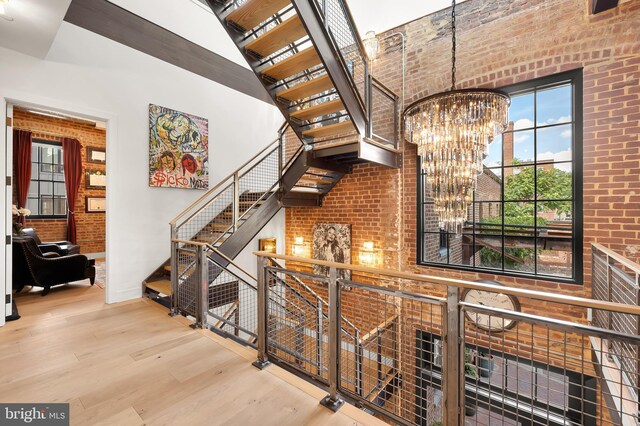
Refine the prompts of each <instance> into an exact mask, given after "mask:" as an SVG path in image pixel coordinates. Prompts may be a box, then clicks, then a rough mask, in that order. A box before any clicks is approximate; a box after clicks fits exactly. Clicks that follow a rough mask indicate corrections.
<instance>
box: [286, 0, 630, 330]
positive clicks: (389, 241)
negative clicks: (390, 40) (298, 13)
mask: <svg viewBox="0 0 640 426" xmlns="http://www.w3.org/2000/svg"><path fill="white" fill-rule="evenodd" d="M588 9H589V2H587V1H584V0H546V1H544V2H542V1H536V2H531V1H529V0H497V1H495V2H482V1H478V0H471V1H468V2H465V3H462V4H461V5H459V7H458V67H457V70H458V88H465V87H487V88H493V87H502V86H506V85H510V84H515V83H519V82H524V81H527V80H530V79H533V78H537V77H543V76H548V75H552V74H555V73H559V72H562V71H567V70H573V69H578V68H583V73H584V75H583V77H584V88H583V96H584V111H583V113H584V141H583V146H584V148H583V150H584V179H583V188H584V199H583V206H584V217H583V222H584V247H583V252H584V257H583V261H584V265H583V267H584V283H583V285H577V286H576V285H568V284H562V283H557V282H552V281H543V280H534V279H522V278H512V277H505V276H496V275H492V274H486V273H471V272H466V271H457V270H452V269H442V268H433V267H422V266H417V265H416V257H417V254H416V253H417V252H416V249H417V247H416V244H417V243H416V242H417V235H416V233H417V210H416V209H417V199H416V197H417V173H416V170H417V167H418V164H417V156H416V149H415V146H413V145H411V144H405V146H404V150H405V155H404V168H403V169H397V170H391V169H388V168H384V167H380V166H375V165H370V164H364V165H357V166H355V167H354V171H353V173H352V174H350V175H347V176H345V177H344V178H343V179H342V180H341V182H340V183H339V184H338V185H337V186H336V187H335V188H334V189H333V190H332V191H331V193H330V194H328V195H327V196H326V197H325V199H324V204H323V207H321V208H292V209H288V210H287V215H286V223H287V224H286V226H287V241H286V242H287V247H288V253H290V250H291V249H290V247H291V245H292V243H293V238H294V237H295V236H303V237H304V238H305V241H307V242H308V241H311V228H312V226H313V224H314V223H318V222H336V223H346V224H351V225H352V233H353V235H352V247H353V253H352V259H353V262H354V263H358V253H359V250H360V249H361V248H362V245H363V243H364V242H365V241H374V242H375V245H376V248H380V249H381V254H382V260H381V262H380V264H379V265H378V266H381V267H390V268H393V269H400V270H404V271H410V272H415V273H422V274H429V275H436V276H441V277H451V278H460V279H467V280H475V279H479V278H482V279H493V280H498V281H500V282H502V283H504V284H506V285H509V286H514V287H520V288H529V289H538V290H543V291H552V292H555V293H562V294H569V295H575V296H584V297H590V295H591V248H590V244H591V243H593V242H599V243H602V244H604V245H606V246H608V247H610V248H612V249H613V250H615V251H617V252H619V253H621V254H624V255H625V256H627V257H629V258H631V259H633V260H636V261H639V260H640V177H639V176H640V141H639V138H638V135H639V134H640V32H638V31H637V29H638V28H640V2H637V1H631V2H621V3H620V5H619V6H618V7H617V8H616V9H613V10H611V11H608V12H605V13H601V14H599V15H596V16H592V15H590V14H589V10H588ZM449 13H450V10H444V11H441V12H438V13H436V14H433V15H430V16H427V17H424V18H422V19H419V20H416V21H413V22H410V23H408V24H406V25H404V26H401V27H399V28H395V29H393V30H390V31H389V33H392V32H397V31H399V32H402V33H404V34H405V37H406V47H407V50H406V52H407V71H406V86H405V89H406V100H405V105H404V106H407V105H408V104H409V103H411V102H413V101H415V100H417V99H419V98H422V97H424V96H427V95H431V94H434V93H438V92H441V91H444V90H447V89H448V88H449V86H450V49H451V44H450V43H451V41H450V24H449ZM383 45H384V44H383ZM390 50H391V52H389V53H384V52H383V53H382V55H381V56H380V57H379V58H378V59H376V60H375V62H374V64H373V75H374V76H376V77H377V78H378V79H379V80H381V81H382V82H383V83H384V84H385V85H387V86H388V87H390V88H391V89H392V90H394V91H395V92H396V93H398V94H399V93H401V88H402V86H401V84H402V74H401V72H402V67H401V54H400V51H399V50H398V49H397V48H394V49H390ZM403 170H404V172H403ZM402 219H403V220H402ZM403 223H404V226H403ZM434 244H437V242H436V243H434ZM410 289H411V290H415V291H425V292H429V291H432V290H431V289H428V288H425V286H417V287H416V288H410ZM522 310H523V311H524V312H530V313H536V314H539V313H545V314H549V315H553V316H554V317H556V318H558V319H568V320H573V321H586V312H585V311H584V310H581V309H577V308H571V307H569V306H567V305H557V304H551V303H543V302H534V303H532V302H530V301H529V302H528V301H526V300H523V301H522ZM507 336H509V334H507Z"/></svg>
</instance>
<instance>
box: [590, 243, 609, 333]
mask: <svg viewBox="0 0 640 426" xmlns="http://www.w3.org/2000/svg"><path fill="white" fill-rule="evenodd" d="M591 259H592V262H591V270H592V272H591V287H592V291H593V294H592V297H593V298H594V299H596V300H607V301H608V300H609V298H610V297H609V294H610V293H609V291H610V288H609V268H608V266H607V256H606V255H603V254H602V253H600V252H597V251H595V250H594V251H593V253H592V257H591ZM593 324H594V325H595V326H597V327H602V328H609V327H611V313H610V312H609V311H603V310H600V309H594V311H593Z"/></svg>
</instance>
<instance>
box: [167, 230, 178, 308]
mask: <svg viewBox="0 0 640 426" xmlns="http://www.w3.org/2000/svg"><path fill="white" fill-rule="evenodd" d="M176 238H177V232H176V226H175V225H173V224H172V225H171V260H170V261H169V265H170V266H171V309H170V310H169V315H170V316H172V317H173V316H176V315H177V314H178V243H176V242H175V241H174V240H175V239H176Z"/></svg>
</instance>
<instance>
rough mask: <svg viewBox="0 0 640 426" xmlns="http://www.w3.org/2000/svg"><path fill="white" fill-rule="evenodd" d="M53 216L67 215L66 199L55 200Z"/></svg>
mask: <svg viewBox="0 0 640 426" xmlns="http://www.w3.org/2000/svg"><path fill="white" fill-rule="evenodd" d="M54 212H55V213H54V214H56V215H66V214H67V199H66V198H61V197H60V198H56V199H55V201H54Z"/></svg>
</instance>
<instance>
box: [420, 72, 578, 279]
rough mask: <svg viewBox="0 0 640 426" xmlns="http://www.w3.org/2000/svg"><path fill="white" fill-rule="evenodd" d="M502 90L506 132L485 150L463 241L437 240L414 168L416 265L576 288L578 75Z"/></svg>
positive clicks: (428, 202) (434, 221)
mask: <svg viewBox="0 0 640 426" xmlns="http://www.w3.org/2000/svg"><path fill="white" fill-rule="evenodd" d="M501 89H502V90H504V91H505V92H507V93H509V95H510V96H511V100H512V101H511V107H510V109H509V115H510V118H509V119H510V123H509V127H508V129H507V131H506V132H505V133H504V134H502V135H500V136H499V137H497V138H496V139H495V140H494V141H493V142H492V143H491V144H490V145H489V154H488V156H487V158H485V160H484V163H483V165H484V170H483V173H482V174H480V175H479V176H478V187H477V189H476V191H475V192H474V198H473V203H472V205H471V206H470V207H469V211H468V215H467V221H466V223H465V225H464V227H463V231H462V235H455V234H447V235H446V236H443V234H442V233H443V230H441V229H440V227H439V225H438V218H437V215H436V214H435V212H434V209H433V200H432V198H431V197H430V191H429V187H428V185H427V184H426V179H425V175H424V172H422V171H421V169H420V167H419V166H418V182H419V183H418V250H417V252H418V259H417V261H418V264H421V265H428V266H439V267H449V268H456V269H463V270H474V271H482V272H489V273H493V274H498V275H510V276H521V277H526V278H535V279H543V280H553V281H560V282H567V283H582V275H583V272H582V70H575V71H569V72H564V73H561V74H556V75H552V76H548V77H543V78H539V79H535V80H530V81H527V82H524V83H521V84H517V85H513V86H509V87H504V88H501ZM443 242H444V243H446V246H444V247H443Z"/></svg>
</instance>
